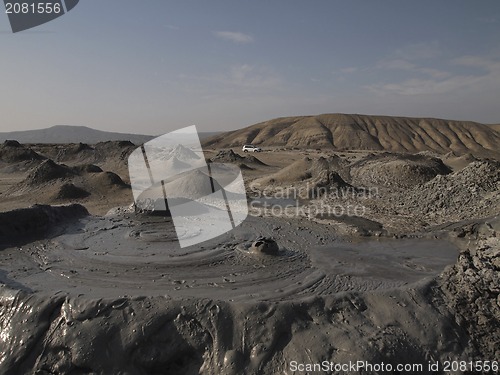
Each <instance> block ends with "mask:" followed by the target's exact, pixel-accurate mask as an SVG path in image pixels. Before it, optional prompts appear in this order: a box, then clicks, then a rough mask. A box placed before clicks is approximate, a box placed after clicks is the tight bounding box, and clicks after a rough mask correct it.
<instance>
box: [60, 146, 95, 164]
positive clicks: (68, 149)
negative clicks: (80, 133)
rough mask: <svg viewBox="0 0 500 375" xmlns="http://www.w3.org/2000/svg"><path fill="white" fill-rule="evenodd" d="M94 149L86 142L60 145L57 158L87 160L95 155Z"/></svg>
mask: <svg viewBox="0 0 500 375" xmlns="http://www.w3.org/2000/svg"><path fill="white" fill-rule="evenodd" d="M93 154H94V149H93V148H92V147H91V146H89V145H88V144H86V143H75V144H71V145H67V146H65V147H60V146H59V150H58V151H57V156H55V158H56V160H58V161H62V160H85V159H89V158H91V157H92V156H93Z"/></svg>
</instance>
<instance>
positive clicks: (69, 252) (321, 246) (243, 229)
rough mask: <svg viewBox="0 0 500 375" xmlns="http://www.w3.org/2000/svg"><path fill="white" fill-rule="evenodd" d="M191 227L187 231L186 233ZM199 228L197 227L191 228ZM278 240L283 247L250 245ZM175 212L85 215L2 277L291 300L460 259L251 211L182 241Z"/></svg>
mask: <svg viewBox="0 0 500 375" xmlns="http://www.w3.org/2000/svg"><path fill="white" fill-rule="evenodd" d="M189 230H190V228H189V227H186V228H185V233H186V234H189ZM193 235H195V234H193ZM262 235H264V236H267V237H270V238H273V239H274V240H275V241H276V242H277V244H278V246H279V252H278V253H277V254H276V255H270V254H256V253H254V252H252V251H250V246H251V244H252V242H253V241H255V240H256V239H257V237H259V236H262ZM176 238H177V237H176V233H175V230H174V227H173V224H172V222H171V220H170V219H169V218H162V217H151V216H136V215H124V214H118V215H114V216H107V217H104V218H101V217H88V218H85V219H81V220H79V221H76V222H74V223H73V224H71V225H69V226H67V227H66V229H65V232H64V234H61V235H57V236H55V237H53V238H51V239H48V240H42V241H37V242H34V243H31V244H28V245H25V246H22V247H19V246H16V247H12V248H8V249H5V250H3V251H2V252H0V268H1V269H2V270H3V271H2V273H1V274H0V281H1V282H3V283H5V284H6V285H9V286H12V287H15V288H19V289H23V290H26V291H32V292H44V293H49V294H51V293H63V294H69V295H86V296H89V297H92V298H95V297H112V298H114V297H119V296H138V295H141V296H165V295H166V296H169V297H174V298H185V297H199V298H210V299H216V300H226V301H269V300H271V301H272V300H275V301H284V300H300V299H303V298H307V297H311V296H326V295H332V294H335V293H338V292H347V291H371V290H379V289H391V288H404V287H407V286H408V285H411V284H412V283H415V282H419V281H421V280H426V279H427V280H429V279H431V278H433V277H435V276H436V275H438V274H439V273H441V272H442V270H443V269H444V268H445V267H446V266H447V265H451V264H453V263H454V262H455V261H456V259H457V256H458V249H457V248H456V247H455V246H454V245H452V244H451V243H449V242H446V241H443V240H435V239H388V238H383V239H377V238H371V239H355V240H354V241H352V242H347V241H346V240H343V239H341V238H336V237H335V236H334V235H332V234H331V233H329V232H328V229H327V228H325V227H324V226H321V225H320V224H317V223H314V222H306V223H304V222H301V226H299V227H298V228H297V225H296V223H294V222H293V220H286V219H279V218H273V219H265V220H264V219H261V218H253V217H249V218H248V219H247V220H246V221H245V222H244V223H243V224H242V225H241V226H240V227H238V228H236V229H235V230H234V231H232V232H231V233H230V234H226V235H223V236H220V237H218V238H216V239H213V240H211V241H209V242H205V243H203V244H202V245H201V246H191V247H187V248H180V247H179V245H178V242H177V241H176Z"/></svg>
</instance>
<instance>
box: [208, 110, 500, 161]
mask: <svg viewBox="0 0 500 375" xmlns="http://www.w3.org/2000/svg"><path fill="white" fill-rule="evenodd" d="M247 143H251V144H256V145H262V146H281V147H297V148H331V149H336V150H348V149H354V150H385V151H392V152H410V153H416V152H420V151H434V152H437V153H440V154H443V153H447V152H450V151H453V152H455V153H456V154H464V153H468V152H471V153H474V154H479V155H492V154H496V155H498V149H499V145H500V133H498V132H497V131H495V130H493V129H492V127H491V126H488V125H484V124H479V123H476V122H470V121H453V120H442V119H433V118H409V117H390V116H368V115H348V114H323V115H318V116H301V117H284V118H278V119H274V120H269V121H266V122H262V123H259V124H255V125H252V126H249V127H247V128H244V129H240V130H236V131H232V132H227V133H222V134H219V135H216V136H214V137H211V138H208V139H206V140H205V141H204V142H203V144H204V146H205V147H214V148H223V147H238V146H241V145H243V144H247Z"/></svg>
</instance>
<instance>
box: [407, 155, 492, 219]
mask: <svg viewBox="0 0 500 375" xmlns="http://www.w3.org/2000/svg"><path fill="white" fill-rule="evenodd" d="M399 204H400V206H403V207H404V208H405V209H406V210H409V211H410V212H411V213H412V214H413V215H415V214H424V215H431V216H432V217H435V216H437V217H441V220H442V221H445V220H446V219H449V218H450V217H451V218H453V219H455V220H462V219H466V218H473V217H477V216H478V215H479V216H483V217H484V216H490V215H492V214H498V212H500V162H498V161H494V160H484V161H476V162H472V163H470V164H469V165H468V166H467V167H465V168H464V169H462V170H460V171H457V172H454V173H452V174H449V175H447V176H441V175H440V176H436V177H435V178H434V179H432V180H431V181H429V182H427V183H425V184H421V185H418V186H416V187H415V188H413V189H412V190H409V191H408V192H407V193H406V194H405V195H404V196H401V197H400V198H399Z"/></svg>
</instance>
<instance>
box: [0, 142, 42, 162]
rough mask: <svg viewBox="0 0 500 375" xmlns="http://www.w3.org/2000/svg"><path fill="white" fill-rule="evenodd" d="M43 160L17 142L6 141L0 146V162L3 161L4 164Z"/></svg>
mask: <svg viewBox="0 0 500 375" xmlns="http://www.w3.org/2000/svg"><path fill="white" fill-rule="evenodd" d="M43 159H45V158H44V157H43V156H41V155H39V154H37V153H36V152H35V151H33V150H32V149H31V148H27V147H24V146H23V145H21V144H20V143H19V142H18V141H12V140H8V141H5V142H4V143H3V144H2V145H1V146H0V161H4V162H6V163H18V162H23V161H33V160H43Z"/></svg>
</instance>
